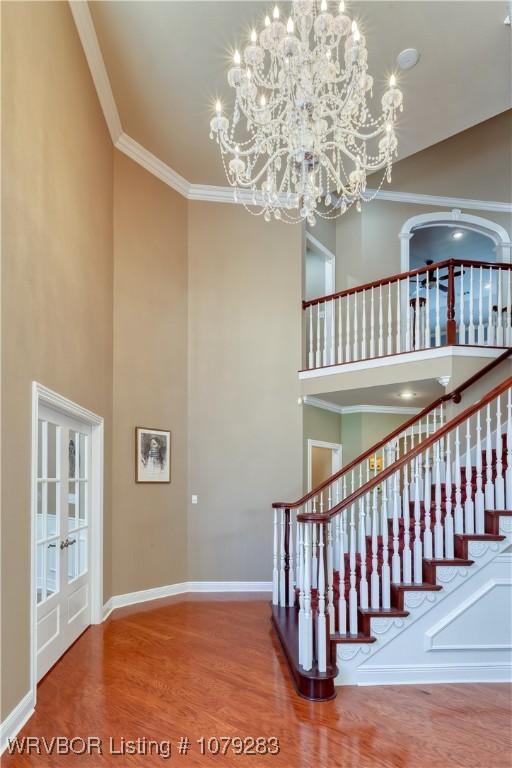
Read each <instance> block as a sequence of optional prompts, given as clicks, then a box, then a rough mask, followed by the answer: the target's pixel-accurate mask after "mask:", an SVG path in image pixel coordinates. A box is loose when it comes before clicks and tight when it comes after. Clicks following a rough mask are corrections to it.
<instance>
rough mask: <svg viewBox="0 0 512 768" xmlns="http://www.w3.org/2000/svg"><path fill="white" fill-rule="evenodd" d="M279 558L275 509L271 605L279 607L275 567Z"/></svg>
mask: <svg viewBox="0 0 512 768" xmlns="http://www.w3.org/2000/svg"><path fill="white" fill-rule="evenodd" d="M278 557H279V525H278V520H277V509H274V567H273V569H272V604H273V605H279V569H278V567H277V564H278Z"/></svg>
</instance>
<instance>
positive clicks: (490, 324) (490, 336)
mask: <svg viewBox="0 0 512 768" xmlns="http://www.w3.org/2000/svg"><path fill="white" fill-rule="evenodd" d="M493 280H494V275H493V271H492V267H489V294H488V298H489V302H488V317H487V346H488V347H493V346H494V339H495V336H494V321H493V303H492V297H493Z"/></svg>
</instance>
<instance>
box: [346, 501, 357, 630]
mask: <svg viewBox="0 0 512 768" xmlns="http://www.w3.org/2000/svg"><path fill="white" fill-rule="evenodd" d="M356 549H357V541H356V526H355V522H354V505H352V507H351V508H350V591H349V593H348V606H349V624H348V625H349V631H350V634H351V635H357V633H358V629H357V608H358V606H357V591H356Z"/></svg>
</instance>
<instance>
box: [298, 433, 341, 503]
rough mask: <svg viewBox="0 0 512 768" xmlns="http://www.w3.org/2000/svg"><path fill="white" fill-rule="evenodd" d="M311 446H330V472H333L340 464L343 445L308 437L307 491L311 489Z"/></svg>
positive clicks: (339, 467)
mask: <svg viewBox="0 0 512 768" xmlns="http://www.w3.org/2000/svg"><path fill="white" fill-rule="evenodd" d="M313 448H330V449H331V450H332V465H331V474H334V473H335V472H337V471H338V470H339V469H341V465H342V451H343V446H342V445H341V443H326V442H324V441H323V440H310V439H308V489H307V490H308V493H309V491H312V490H313V488H312V486H311V483H312V474H313V473H312V463H311V458H312V454H313Z"/></svg>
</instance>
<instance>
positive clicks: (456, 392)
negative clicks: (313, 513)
mask: <svg viewBox="0 0 512 768" xmlns="http://www.w3.org/2000/svg"><path fill="white" fill-rule="evenodd" d="M510 355H512V347H509V348H508V349H506V350H505V352H503V353H502V354H501V355H499V357H496V358H494V360H491V362H490V363H487V365H485V366H484V367H483V368H481V369H480V370H479V371H477V372H476V373H474V374H473V375H472V376H470V377H469V379H466V381H464V382H462V384H459V386H458V387H455V389H453V390H452V391H451V392H448V393H446V394H444V395H441V396H440V397H438V398H437V400H434V402H433V403H431V404H430V405H427V406H425V408H423V410H422V411H420V412H419V413H417V414H415V415H414V416H411V418H410V419H408V420H407V421H405V422H403V424H400V425H399V426H398V427H397V428H396V429H394V430H393V431H392V432H390V433H389V434H388V435H386V436H385V437H383V438H382V440H379V442H378V443H375V445H372V446H371V448H368V449H367V450H366V451H365V452H364V453H362V454H361V455H360V456H357V457H356V458H355V459H354V460H353V461H351V462H350V463H349V464H347V465H345V466H344V467H342V468H341V469H340V470H339V471H338V472H336V473H335V474H334V475H331V477H329V478H327V480H325V481H324V482H323V483H322V484H321V485H318V486H317V487H316V488H313V490H311V491H309V492H308V493H306V495H305V496H303V497H302V498H301V499H299V500H298V501H294V502H289V501H276V502H274V503H273V504H272V507H273V508H274V509H297V507H302V505H303V504H305V503H306V502H308V501H309V500H310V499H312V498H313V497H314V496H316V495H317V494H319V493H321V492H322V491H323V490H325V488H328V487H329V485H331V484H332V483H334V482H335V481H336V480H338V479H339V478H340V477H342V475H345V474H346V473H347V472H350V471H351V470H352V469H354V467H356V466H358V464H360V463H361V462H362V461H364V460H365V459H367V458H368V457H369V456H372V455H373V454H374V453H377V451H379V450H380V449H381V448H383V447H384V446H385V445H386V444H387V443H389V442H391V440H393V439H394V438H395V437H397V436H398V435H400V434H401V433H402V432H404V431H405V430H406V429H408V428H409V427H411V426H413V425H414V424H415V423H416V422H417V421H420V420H421V419H423V418H424V417H425V416H426V415H427V414H429V413H430V412H431V411H433V410H435V409H436V408H438V407H439V406H440V405H441V404H442V403H446V402H448V401H449V400H453V402H454V403H460V401H461V395H462V393H463V392H465V391H466V389H468V388H469V387H471V386H472V385H473V384H475V383H476V382H477V381H478V380H479V379H481V378H482V377H483V376H485V375H486V374H487V373H489V372H490V371H492V370H493V369H494V368H496V367H497V366H498V365H500V363H502V362H503V361H504V360H506V359H507V358H508V357H509V356H510ZM378 476H379V477H380V474H379V475H378ZM315 519H316V518H315Z"/></svg>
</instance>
